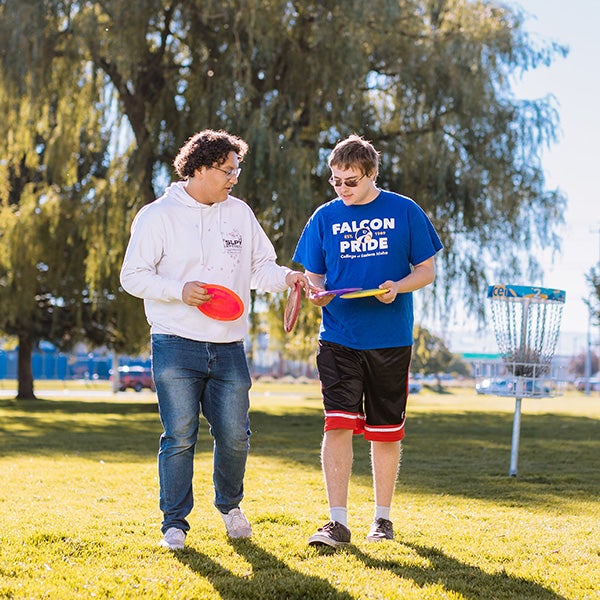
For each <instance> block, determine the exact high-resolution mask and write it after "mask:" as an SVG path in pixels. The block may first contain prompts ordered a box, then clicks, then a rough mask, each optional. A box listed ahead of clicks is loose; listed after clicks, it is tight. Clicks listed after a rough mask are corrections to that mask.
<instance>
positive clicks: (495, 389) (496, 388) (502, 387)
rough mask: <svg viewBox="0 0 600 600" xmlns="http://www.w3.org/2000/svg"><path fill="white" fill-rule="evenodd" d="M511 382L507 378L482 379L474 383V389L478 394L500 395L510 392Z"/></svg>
mask: <svg viewBox="0 0 600 600" xmlns="http://www.w3.org/2000/svg"><path fill="white" fill-rule="evenodd" d="M511 384H512V382H509V381H508V380H507V379H482V380H481V381H479V382H477V383H476V384H475V391H476V392H477V393H478V394H497V395H498V396H502V395H505V394H510V393H511V390H512V387H511Z"/></svg>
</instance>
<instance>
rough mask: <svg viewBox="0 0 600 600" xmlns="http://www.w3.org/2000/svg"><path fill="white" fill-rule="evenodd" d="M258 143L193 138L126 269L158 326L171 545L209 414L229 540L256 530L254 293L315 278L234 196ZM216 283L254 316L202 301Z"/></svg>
mask: <svg viewBox="0 0 600 600" xmlns="http://www.w3.org/2000/svg"><path fill="white" fill-rule="evenodd" d="M247 150H248V145H247V144H246V142H245V141H244V140H242V139H240V138H238V137H236V136H233V135H231V134H228V133H226V132H224V131H213V130H204V131H201V132H199V133H197V134H195V135H194V136H192V137H191V138H189V139H188V141H187V142H186V143H185V145H184V146H183V147H182V148H181V150H180V151H179V153H178V155H177V157H176V158H175V161H174V166H175V170H176V172H177V174H178V175H179V177H180V178H181V180H180V181H178V182H176V183H173V184H171V185H170V186H169V187H168V188H167V190H166V191H165V193H164V195H163V196H162V197H160V198H158V199H157V200H155V201H154V202H151V203H150V204H148V205H146V206H144V207H143V208H142V209H141V210H140V211H139V213H138V214H137V215H136V217H135V219H134V221H133V224H132V226H131V238H130V241H129V244H128V247H127V251H126V253H125V259H124V261H123V266H122V269H121V284H122V286H123V288H124V289H125V290H126V291H127V292H129V293H130V294H132V295H133V296H137V297H139V298H143V299H144V307H145V311H146V317H147V319H148V322H149V323H150V327H151V330H150V332H151V340H152V369H153V376H154V381H155V384H156V392H157V395H158V407H159V413H160V419H161V422H162V425H163V428H164V432H163V434H162V435H161V438H160V448H159V452H158V471H159V480H160V508H161V510H162V513H163V522H162V526H161V530H162V533H163V535H164V537H163V539H162V541H161V545H162V546H165V547H167V548H170V549H172V550H177V549H181V548H183V547H184V544H185V538H186V535H187V532H188V531H189V528H190V526H189V523H188V521H187V516H188V515H189V513H190V512H191V510H192V507H193V492H192V476H193V464H194V450H195V445H196V441H197V437H198V426H199V419H200V415H201V414H202V415H204V417H205V418H206V420H207V421H208V423H209V426H210V432H211V435H212V436H213V438H214V450H213V483H214V489H215V498H214V504H215V506H216V508H217V509H218V510H219V512H220V513H221V515H222V517H223V520H224V521H225V527H226V530H227V533H228V535H229V536H230V537H233V538H243V537H250V535H251V534H252V528H251V526H250V523H249V522H248V520H247V518H246V516H245V515H244V513H243V512H242V510H241V509H240V507H239V504H240V501H241V500H242V497H243V492H244V472H245V468H246V460H247V457H248V449H249V437H250V422H249V417H248V411H249V395H248V392H249V389H250V386H251V380H250V375H249V372H248V365H247V362H246V355H245V351H244V342H243V340H244V337H245V335H246V333H247V330H248V306H249V305H250V290H251V289H253V288H258V289H262V290H266V291H270V292H281V291H284V290H285V289H287V287H292V286H294V285H295V283H296V282H299V283H300V284H301V285H302V286H303V287H304V288H305V290H306V289H307V286H308V283H307V280H306V277H305V276H304V275H303V274H302V273H299V272H297V271H292V270H290V269H288V268H287V267H282V266H279V265H278V264H277V263H276V258H277V257H276V254H275V250H274V248H273V245H272V244H271V242H270V240H269V238H268V237H267V235H266V233H265V232H264V231H263V229H262V227H261V226H260V224H259V223H258V221H257V219H256V217H255V216H254V214H253V212H252V210H251V209H250V207H249V206H248V205H247V204H246V203H245V202H243V201H242V200H239V199H238V198H235V197H233V196H231V195H230V194H231V190H232V188H233V186H234V184H235V183H236V182H237V179H238V177H239V175H240V171H241V169H240V166H239V164H240V162H241V161H242V159H243V157H244V155H245V154H246V152H247ZM206 284H218V285H221V286H226V287H228V288H230V289H232V290H233V291H234V292H236V293H237V294H238V296H240V298H241V299H242V301H243V304H244V311H243V314H242V315H241V316H240V317H239V318H238V319H235V320H233V321H222V320H215V319H212V318H210V317H208V316H206V315H205V314H203V313H202V312H201V311H200V310H198V306H199V305H202V304H204V303H205V302H207V301H209V300H210V299H211V295H210V294H209V293H208V292H207V290H206V288H205V287H204V286H205V285H206Z"/></svg>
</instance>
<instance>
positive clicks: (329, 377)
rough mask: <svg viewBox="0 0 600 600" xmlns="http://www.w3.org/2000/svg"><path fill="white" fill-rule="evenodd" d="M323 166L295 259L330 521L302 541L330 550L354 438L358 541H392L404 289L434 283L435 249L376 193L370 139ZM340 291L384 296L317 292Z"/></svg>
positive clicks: (404, 381)
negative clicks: (318, 318)
mask: <svg viewBox="0 0 600 600" xmlns="http://www.w3.org/2000/svg"><path fill="white" fill-rule="evenodd" d="M329 167H330V169H331V179H330V180H329V182H330V183H331V185H332V186H333V187H334V189H335V191H336V193H337V194H338V197H337V198H336V199H335V200H332V201H331V202H327V203H326V204H324V205H322V206H321V207H319V208H318V209H317V210H316V211H315V212H314V214H313V215H312V216H311V218H310V219H309V221H308V223H307V224H306V226H305V228H304V231H303V232H302V235H301V237H300V240H299V242H298V246H297V248H296V252H295V254H294V260H295V261H297V262H299V263H301V264H302V265H303V266H304V267H305V269H306V275H307V276H308V278H309V280H310V282H311V285H312V287H313V288H314V289H313V291H312V293H311V296H310V300H311V302H313V304H315V305H317V306H321V307H322V322H321V327H320V331H319V349H318V353H317V367H318V371H319V378H320V380H321V385H322V390H323V404H324V408H325V428H324V429H325V433H324V436H323V444H322V448H321V459H322V466H323V475H324V478H325V487H326V489H327V498H328V501H329V512H330V521H329V522H328V523H327V524H326V525H324V526H323V527H321V528H319V530H318V531H317V532H316V533H315V534H314V535H312V536H311V537H310V538H309V544H311V545H317V546H318V545H327V546H333V547H337V546H341V545H345V544H348V543H349V542H350V529H349V528H348V518H347V500H348V486H349V482H350V473H351V469H352V456H353V453H352V436H353V434H362V435H363V436H364V438H365V439H366V440H368V441H370V442H371V460H372V467H373V487H374V494H375V516H374V520H373V523H372V525H371V529H370V531H369V533H368V535H367V539H368V540H370V541H379V540H385V539H392V538H393V535H394V534H393V526H392V522H391V520H390V506H391V502H392V497H393V494H394V488H395V485H396V478H397V474H398V468H399V465H400V456H401V440H402V439H403V437H404V420H405V409H406V399H407V395H408V377H409V366H410V358H411V349H412V343H413V338H412V332H413V321H414V317H413V303H412V292H413V291H415V290H418V289H420V288H422V287H424V286H426V285H428V284H430V283H431V282H432V281H433V280H434V277H435V265H434V256H435V254H436V253H437V252H438V251H439V250H441V248H442V244H441V242H440V239H439V237H438V235H437V233H436V232H435V229H434V228H433V225H432V224H431V221H430V220H429V218H428V217H427V215H426V214H425V213H424V212H423V210H422V209H421V208H420V207H419V206H418V205H417V204H416V203H415V202H413V201H412V200H411V199H410V198H407V197H405V196H401V195H399V194H395V193H392V192H389V191H385V190H381V189H379V188H378V187H377V185H376V183H375V182H376V179H377V174H378V167H379V153H378V152H377V150H375V148H374V147H373V146H372V144H371V143H370V142H368V141H366V140H364V139H363V138H361V137H359V136H357V135H351V136H350V137H348V138H347V139H345V140H342V141H341V142H339V143H338V144H337V145H336V146H335V148H334V149H333V151H332V153H331V156H330V158H329ZM347 287H359V288H363V289H369V288H380V289H383V290H387V291H386V292H385V293H383V294H381V295H377V296H370V297H363V298H355V299H345V298H342V297H340V296H337V295H333V294H327V295H322V294H318V291H319V290H337V289H340V288H347Z"/></svg>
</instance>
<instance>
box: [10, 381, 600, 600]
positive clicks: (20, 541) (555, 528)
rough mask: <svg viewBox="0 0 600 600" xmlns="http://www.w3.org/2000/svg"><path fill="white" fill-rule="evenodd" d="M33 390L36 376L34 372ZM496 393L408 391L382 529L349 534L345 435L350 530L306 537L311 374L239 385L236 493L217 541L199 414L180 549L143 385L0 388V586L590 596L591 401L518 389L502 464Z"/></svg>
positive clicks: (506, 418) (89, 593) (244, 594)
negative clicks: (165, 520) (244, 418)
mask: <svg viewBox="0 0 600 600" xmlns="http://www.w3.org/2000/svg"><path fill="white" fill-rule="evenodd" d="M38 387H39V386H38ZM513 408H514V401H513V400H511V399H509V398H497V397H493V396H485V397H483V396H477V395H476V394H475V393H474V392H473V390H467V389H451V390H447V392H446V393H444V394H437V393H434V392H431V391H429V390H424V391H423V392H422V393H420V394H415V395H413V396H411V398H410V401H409V411H408V419H407V425H406V428H407V437H406V440H405V442H404V458H403V464H402V468H401V472H400V477H399V481H398V486H397V491H396V494H395V498H394V505H393V508H392V519H393V520H394V525H395V532H396V539H394V540H393V541H391V542H389V543H380V544H372V543H368V542H367V541H366V540H365V535H366V533H367V531H368V526H369V523H370V521H371V519H372V513H373V505H372V493H371V475H370V467H369V457H368V447H367V444H366V443H365V442H364V441H363V440H362V439H356V440H355V444H354V448H355V458H354V469H353V477H352V482H351V490H350V503H349V525H350V527H351V529H352V542H353V543H352V544H351V545H350V546H349V547H348V548H345V549H343V550H338V551H337V552H329V551H319V550H317V549H315V548H311V547H308V546H307V544H306V540H307V538H308V536H309V535H310V534H311V533H313V532H314V530H315V528H316V527H318V526H320V525H322V524H323V523H324V522H325V521H326V520H327V504H326V498H325V492H324V489H323V482H322V475H321V470H320V464H319V446H320V440H321V437H322V420H323V416H322V408H321V400H320V394H319V388H318V385H316V384H303V385H293V384H288V385H283V384H276V383H272V384H261V383H256V384H255V385H254V387H253V391H252V412H251V420H252V431H253V435H252V439H251V451H250V458H249V462H248V470H247V476H246V482H245V483H246V497H245V499H244V501H243V503H242V507H243V509H244V511H245V512H246V514H247V515H248V517H249V518H250V520H251V522H252V525H253V528H254V535H253V537H252V538H251V539H250V540H237V541H236V540H229V539H228V538H227V537H226V535H225V533H224V530H223V524H222V521H221V519H220V517H219V516H218V513H217V512H216V510H215V509H214V508H213V506H212V493H213V490H212V483H211V467H212V464H211V454H212V452H211V440H210V437H209V435H208V432H207V430H206V423H205V422H203V423H202V426H201V433H200V438H199V441H198V446H197V458H196V462H195V469H196V470H195V477H194V486H195V497H196V503H195V508H194V511H193V512H192V514H191V515H190V523H191V530H190V533H189V536H188V541H187V543H188V547H187V548H186V549H185V550H184V551H182V552H178V553H170V552H168V551H165V550H163V549H161V548H159V547H157V542H158V540H159V538H160V531H159V527H160V513H159V510H158V498H157V496H158V482H157V475H156V449H157V444H158V436H159V435H160V431H161V428H160V423H159V420H158V415H157V411H156V401H155V395H154V394H152V393H147V392H142V393H140V394H135V393H127V394H118V395H113V394H111V393H110V392H106V393H105V394H104V395H103V396H102V395H99V396H98V395H93V396H90V395H89V394H88V395H87V396H86V394H85V392H80V391H73V392H71V393H69V395H68V397H64V396H63V397H59V396H57V397H49V398H47V399H38V400H34V401H15V400H13V399H11V398H8V397H3V398H2V399H0V430H1V431H2V440H3V444H2V446H1V447H0V477H1V478H2V482H3V485H2V489H1V490H0V506H1V510H0V524H1V528H0V598H19V599H20V598H190V599H191V598H207V599H209V598H211V599H212V598H225V599H230V600H233V599H236V600H237V599H245V598H256V599H259V598H260V599H268V598H274V599H279V598H281V599H288V598H315V599H320V598H335V599H367V598H368V599H372V598H381V599H386V600H387V599H388V598H389V599H394V598H403V599H405V598H406V599H409V600H411V599H417V598H419V599H423V598H425V599H428V598H450V599H459V598H466V599H480V598H481V599H484V598H485V599H492V598H497V599H505V598H523V599H536V598H540V599H542V600H546V599H548V600H549V599H555V600H558V599H563V598H564V599H569V600H571V599H572V600H580V599H598V598H599V597H600V596H599V594H598V581H600V569H599V566H598V565H599V558H600V556H599V551H600V548H599V543H598V523H599V517H600V510H599V509H600V504H599V493H600V475H599V470H598V464H597V463H598V456H599V453H598V450H599V449H600V440H599V438H600V436H599V435H598V434H599V431H598V417H600V397H599V396H598V394H595V395H592V396H584V395H583V394H581V393H578V392H569V393H567V394H565V395H564V396H560V397H557V398H549V399H525V400H523V415H522V424H521V443H520V455H519V475H518V477H516V478H512V477H509V476H508V468H509V460H510V443H511V429H512V413H513Z"/></svg>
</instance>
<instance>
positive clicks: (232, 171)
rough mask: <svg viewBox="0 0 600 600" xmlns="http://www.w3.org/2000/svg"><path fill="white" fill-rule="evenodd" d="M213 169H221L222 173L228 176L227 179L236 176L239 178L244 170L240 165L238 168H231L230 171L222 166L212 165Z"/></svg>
mask: <svg viewBox="0 0 600 600" xmlns="http://www.w3.org/2000/svg"><path fill="white" fill-rule="evenodd" d="M211 169H216V170H217V171H221V173H225V177H227V179H233V178H234V177H236V178H237V177H239V176H240V173H241V172H242V169H240V168H239V167H238V168H237V169H230V170H229V171H226V170H225V169H221V168H220V167H211Z"/></svg>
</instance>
